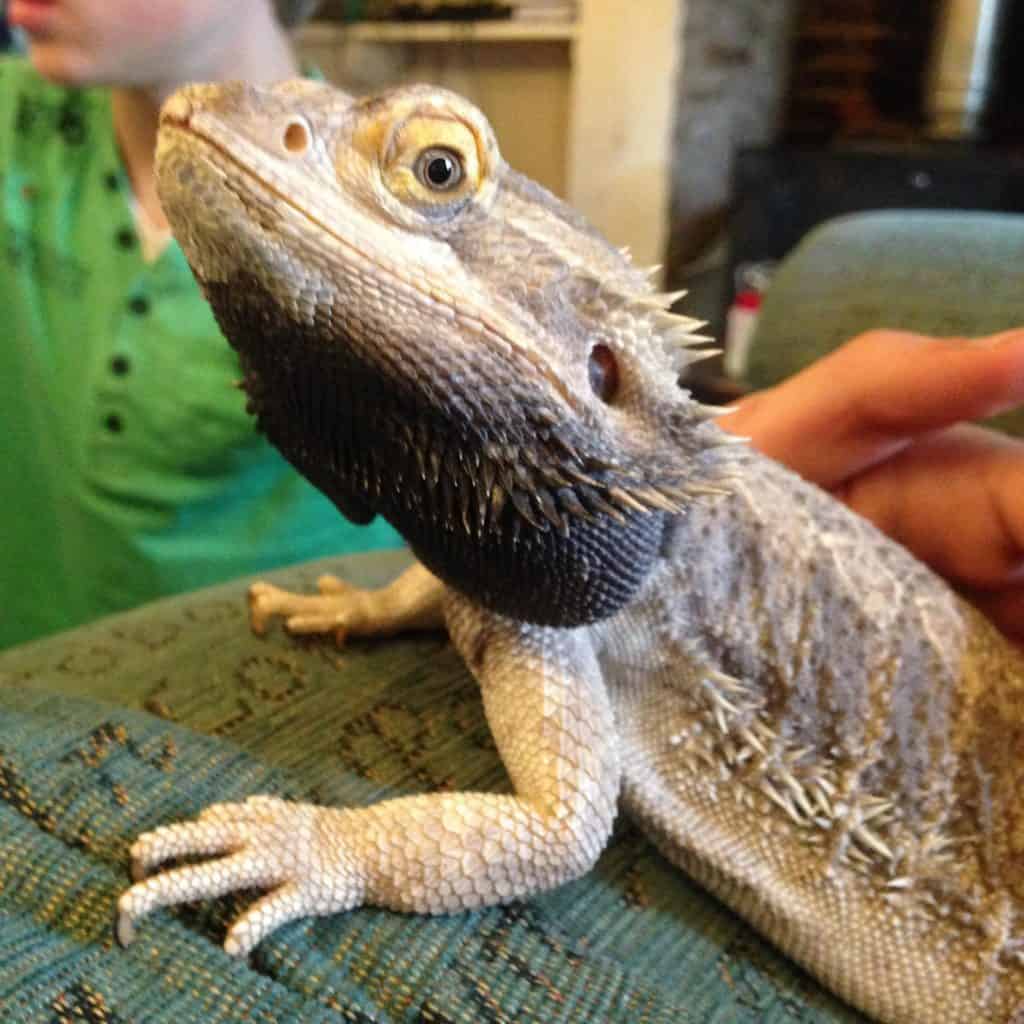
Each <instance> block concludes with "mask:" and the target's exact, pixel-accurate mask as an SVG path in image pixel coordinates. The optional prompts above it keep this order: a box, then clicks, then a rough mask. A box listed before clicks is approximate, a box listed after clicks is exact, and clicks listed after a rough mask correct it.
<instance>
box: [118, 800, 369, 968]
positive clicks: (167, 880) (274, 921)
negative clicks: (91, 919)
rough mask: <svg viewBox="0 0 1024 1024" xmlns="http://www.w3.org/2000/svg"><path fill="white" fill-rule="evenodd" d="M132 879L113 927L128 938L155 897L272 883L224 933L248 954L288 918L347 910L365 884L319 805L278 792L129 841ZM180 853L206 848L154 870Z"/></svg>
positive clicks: (160, 901)
mask: <svg viewBox="0 0 1024 1024" xmlns="http://www.w3.org/2000/svg"><path fill="white" fill-rule="evenodd" d="M131 857H132V877H133V879H135V884H134V885H132V886H131V888H129V889H127V890H126V891H125V892H124V893H122V895H121V897H120V898H119V899H118V902H117V917H116V920H115V926H114V932H115V935H116V937H117V941H118V942H119V943H120V944H121V945H123V946H127V945H128V944H129V943H131V942H132V941H133V939H134V938H135V932H136V926H137V924H138V922H139V921H140V920H141V919H142V918H144V917H145V916H146V915H147V914H149V913H151V912H152V911H154V910H156V909H158V908H159V907H167V906H173V905H175V904H178V903H190V902H193V901H195V900H202V899H210V898H213V897H217V896H223V895H225V894H226V893H229V892H233V891H235V890H237V889H250V888H258V889H269V890H270V891H269V892H268V893H267V894H266V895H265V896H263V897H262V898H260V899H259V900H257V901H256V902H255V903H254V904H252V906H250V907H249V908H248V909H247V910H246V911H245V913H243V914H242V915H241V916H240V917H239V918H238V919H237V920H236V921H235V922H234V923H233V924H232V926H231V928H230V929H229V931H228V934H227V937H226V939H225V942H224V948H225V950H226V951H227V952H228V953H229V954H231V955H232V956H245V955H246V954H247V953H249V951H250V950H252V949H253V947H254V946H256V945H257V944H258V943H259V942H260V941H261V940H262V939H263V938H265V937H266V936H267V935H269V934H270V933H271V932H272V931H274V930H275V929H276V928H277V927H279V926H280V925H282V924H284V923H285V922H287V921H293V920H295V919H296V918H300V917H306V916H308V915H311V914H328V913H333V912H335V911H338V910H347V909H350V908H352V907H354V906H356V905H357V904H358V903H359V902H360V901H361V899H362V894H363V884H362V880H361V877H360V875H359V873H358V872H357V871H356V870H355V869H354V865H353V861H352V858H351V856H350V855H349V853H348V850H347V848H346V844H345V842H344V841H343V838H342V836H341V834H340V832H339V830H329V829H327V828H325V827H323V822H322V820H321V809H320V808H317V807H315V806H313V805H311V804H302V803H292V802H290V801H286V800H280V799H278V798H277V797H266V796H263V797H251V798H249V799H248V800H246V801H245V802H244V803H234V804H214V805H213V806H212V807H209V808H207V809H206V810H205V811H203V812H202V814H201V815H200V816H199V818H198V819H197V820H195V821H191V822H184V823H181V824H176V825H166V826H163V827H162V828H158V829H155V830H154V831H152V832H148V833H146V834H145V835H143V836H140V837H139V838H138V839H137V840H136V841H135V843H134V844H133V845H132V848H131ZM182 857H206V858H212V859H207V860H204V861H201V862H199V863H195V864H187V865H185V866H183V867H175V868H171V869H169V870H167V871H161V872H158V873H156V874H153V875H149V872H150V871H151V870H152V869H154V868H156V867H159V866H160V865H161V864H163V863H165V862H166V861H169V860H176V859H178V858H182Z"/></svg>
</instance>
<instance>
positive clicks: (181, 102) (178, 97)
mask: <svg viewBox="0 0 1024 1024" xmlns="http://www.w3.org/2000/svg"><path fill="white" fill-rule="evenodd" d="M191 116H192V101H191V100H190V99H189V97H188V96H187V95H186V93H185V92H184V91H183V90H182V91H179V92H176V93H174V94H173V95H172V96H171V97H170V98H169V99H168V100H167V101H166V102H165V103H164V105H163V109H162V110H161V111H160V119H161V120H162V121H170V122H171V123H173V124H180V125H187V124H188V122H189V118H190V117H191Z"/></svg>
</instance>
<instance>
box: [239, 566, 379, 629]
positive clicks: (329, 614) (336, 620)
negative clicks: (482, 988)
mask: <svg viewBox="0 0 1024 1024" xmlns="http://www.w3.org/2000/svg"><path fill="white" fill-rule="evenodd" d="M316 585H317V590H318V591H319V593H317V594H294V593H292V592H291V591H290V590H282V589H281V588H280V587H275V586H274V585H273V584H272V583H253V584H252V586H250V587H249V622H250V624H251V626H252V630H253V632H254V633H256V634H257V635H258V636H262V635H263V634H264V633H266V631H267V626H268V625H269V623H270V621H271V620H272V619H273V618H274V617H275V616H281V617H282V618H283V619H284V624H285V628H286V629H287V630H288V631H289V632H291V633H302V634H312V633H333V634H334V638H335V640H336V641H337V642H338V643H339V644H342V643H344V642H345V638H346V636H347V635H348V633H349V630H350V628H351V626H352V625H353V617H354V615H355V613H356V612H357V611H358V609H359V607H360V604H361V601H360V598H361V596H362V594H363V591H361V590H360V589H359V588H358V587H353V586H351V585H350V584H348V583H346V582H345V581H344V580H340V579H338V577H337V576H321V577H320V578H319V579H318V580H317V581H316Z"/></svg>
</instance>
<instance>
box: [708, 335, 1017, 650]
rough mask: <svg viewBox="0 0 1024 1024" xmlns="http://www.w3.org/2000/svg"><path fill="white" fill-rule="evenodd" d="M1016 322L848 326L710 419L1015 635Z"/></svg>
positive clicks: (1012, 635)
mask: <svg viewBox="0 0 1024 1024" xmlns="http://www.w3.org/2000/svg"><path fill="white" fill-rule="evenodd" d="M1022 402H1024V329H1020V330H1014V331H1007V332H1005V333H1002V334H998V335H994V336H992V337H990V338H983V339H977V340H964V339H937V338H929V337H925V336H922V335H916V334H909V333H905V332H902V331H891V330H878V331H871V332H869V333H867V334H862V335H860V336H859V337H857V338H855V339H853V340H852V341H850V342H848V343H847V344H846V345H844V346H843V347H842V348H839V349H837V350H836V351H835V352H833V353H831V354H830V355H828V356H826V357H824V358H823V359H820V360H819V361H818V362H816V363H814V364H813V365H811V366H809V367H808V368H807V369H805V370H803V371H802V372H801V373H799V374H796V375H795V376H794V377H792V378H790V379H789V380H786V381H784V382H783V383H782V384H779V385H778V386H776V387H774V388H770V389H768V390H765V391H760V392H757V393H755V394H753V395H751V396H749V397H748V398H745V399H743V400H742V401H741V402H740V403H739V407H738V410H737V411H736V412H735V413H732V414H731V415H728V416H723V417H722V418H721V419H720V420H719V422H720V423H721V425H722V426H723V427H724V428H725V429H727V430H731V431H733V432H735V433H737V434H742V435H745V436H747V437H749V438H750V439H751V442H752V444H753V445H754V447H756V448H758V449H759V450H760V451H762V452H764V453H765V454H767V455H770V456H772V457H773V458H775V459H777V460H778V461H780V462H783V463H785V464H786V465H788V466H789V467H790V468H791V469H793V470H795V471H796V472H797V473H799V474H800V475H801V476H803V477H804V478H805V479H807V480H810V481H812V482H814V483H816V484H818V485H819V486H821V487H824V488H825V489H826V490H829V491H831V492H832V493H833V494H835V495H836V497H838V498H840V499H841V500H842V501H844V502H846V503H847V504H848V505H849V506H850V507H851V508H853V509H854V510H855V511H857V512H858V513H860V514H861V515H863V516H865V517H866V518H867V519H870V520H871V521H872V522H873V523H875V525H876V526H878V527H880V528H881V529H882V530H884V531H885V532H886V533H887V534H889V535H890V536H891V537H893V538H895V539H896V540H898V541H899V542H900V543H902V544H904V545H905V546H906V547H907V548H909V549H910V550H911V551H912V552H913V553H914V554H915V555H917V557H918V558H920V559H921V560H922V561H924V562H926V563H927V564H928V565H930V566H931V567H932V568H933V569H935V571H936V572H938V573H940V574H941V575H943V576H945V577H946V578H947V579H948V580H949V581H950V583H951V584H952V585H953V586H954V587H956V589H957V590H958V591H960V592H961V593H962V594H963V595H964V596H965V597H966V598H968V599H969V600H970V601H972V602H973V603H974V604H975V605H976V606H977V607H979V608H980V609H981V610H982V611H984V612H985V613H986V614H987V615H988V616H989V617H990V618H991V619H992V620H993V621H994V622H995V623H996V625H997V626H999V628H1000V629H1002V630H1003V632H1005V633H1006V634H1007V635H1008V636H1010V637H1011V639H1013V640H1015V641H1016V642H1018V643H1024V441H1022V440H1018V439H1014V438H1010V437H1007V436H1006V435H1003V434H999V433H996V432H994V431H991V430H986V429H983V428H981V427H977V426H972V425H969V424H967V423H964V422H963V421H964V420H972V419H977V418H979V417H985V416H991V415H994V414H995V413H997V412H1001V411H1004V410H1006V409H1010V408H1012V407H1013V406H1015V405H1019V404H1020V403H1022Z"/></svg>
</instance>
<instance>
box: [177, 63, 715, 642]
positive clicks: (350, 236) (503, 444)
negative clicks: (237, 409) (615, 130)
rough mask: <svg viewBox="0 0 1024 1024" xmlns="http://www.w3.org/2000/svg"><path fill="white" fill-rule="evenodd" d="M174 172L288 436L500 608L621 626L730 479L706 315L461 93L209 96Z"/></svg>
mask: <svg viewBox="0 0 1024 1024" xmlns="http://www.w3.org/2000/svg"><path fill="white" fill-rule="evenodd" d="M158 180H159V187H160V195H161V200H162V202H163V204H164V208H165V210H166V212H167V216H168V218H169V219H170V221H171V225H172V227H173V229H174V232H175V235H176V236H177V238H178V239H179V241H180V242H181V244H182V246H183V248H184V250H185V253H186V256H187V257H188V260H189V262H190V264H191V266H192V269H193V272H194V273H195V276H196V278H197V280H198V281H199V283H200V285H201V287H202V288H203V289H204V292H205V294H206V296H207V298H208V299H209V301H210V303H211V304H212V306H213V309H214V311H215V313H216V315H217V317H218V320H219V322H220V324H221V327H222V329H223V331H224V333H225V335H226V336H227V338H228V339H229V341H230V342H231V343H232V345H234V346H235V348H236V349H237V350H238V352H239V353H240V356H241V360H242V364H243V369H244V371H245V378H244V383H245V388H246V390H247V391H248V394H249V397H250V408H251V409H252V411H254V413H255V415H256V416H257V418H258V421H259V424H260V426H261V427H262V429H263V430H264V431H265V432H266V434H267V436H268V437H269V438H270V440H271V441H272V442H273V443H274V444H275V445H276V446H277V447H278V448H279V449H280V450H281V451H282V453H283V454H284V455H285V456H286V457H287V458H288V459H289V460H290V461H291V462H292V463H293V464H294V465H295V466H296V467H297V468H298V469H299V470H300V471H301V472H303V473H304V474H305V475H306V476H307V477H308V478H309V479H310V480H311V481H312V482H313V483H314V484H315V485H317V486H318V487H319V488H321V489H322V490H323V491H324V492H325V493H326V494H327V495H328V496H329V497H330V498H331V499H332V500H333V501H334V502H335V504H336V505H337V506H338V507H339V509H340V510H341V511H342V512H343V513H344V514H346V515H347V516H349V517H350V518H352V519H354V520H356V521H368V520H369V519H370V518H372V517H373V515H375V514H380V515H383V516H384V517H386V518H387V519H388V520H389V521H390V522H391V523H393V524H394V525H395V527H396V528H397V529H398V530H399V531H400V532H401V533H402V534H403V535H404V536H405V537H406V539H407V540H408V541H409V543H410V545H411V547H412V548H413V550H414V551H415V552H416V554H417V555H418V556H419V558H420V559H421V560H422V561H423V562H424V564H425V565H427V567H428V568H430V569H431V570H432V571H433V572H434V573H436V574H437V575H439V576H440V577H441V578H442V579H444V580H445V581H446V582H448V583H449V584H451V585H453V586H455V587H456V588H458V589H460V590H462V591H463V592H464V593H467V594H468V595H470V596H471V597H473V598H475V599H477V600H479V601H480V602H481V603H483V604H485V605H486V606H488V607H490V608H492V609H494V610H497V611H499V612H502V613H504V614H509V615H512V616H515V617H517V618H520V619H524V620H526V621H533V622H540V623H544V624H554V625H564V626H568V625H576V624H581V623H587V622H592V621H595V620H597V619H600V618H602V617H604V616H607V615H609V614H611V613H613V612H614V611H616V610H617V609H618V608H620V607H621V606H622V605H623V604H624V603H625V602H626V601H628V600H629V598H630V597H631V596H632V595H633V594H634V593H635V591H636V590H637V588H638V587H639V586H640V585H641V584H642V582H643V580H644V578H645V577H646V575H647V573H648V572H649V570H650V567H651V565H652V564H653V561H654V559H655V557H656V555H657V552H658V550H659V546H660V544H661V540H662V535H663V531H664V528H665V523H666V517H668V516H671V515H672V514H674V513H677V512H679V511H681V510H682V509H684V508H685V505H686V503H687V502H688V501H690V500H692V499H693V498H694V496H695V495H698V494H700V493H704V492H707V490H708V488H709V485H710V486H713V485H714V482H715V481H716V480H717V479H718V478H719V477H720V475H721V473H722V464H723V453H724V452H725V451H726V450H727V449H726V448H725V447H724V445H723V444H722V441H723V439H724V438H725V436H726V435H724V434H723V432H722V431H721V430H719V428H718V427H717V426H716V425H715V424H714V423H712V422H710V415H709V411H708V410H707V409H705V408H703V407H701V406H700V405H698V404H697V403H696V402H694V401H693V400H691V399H690V397H689V396H688V395H687V393H686V392H685V391H683V390H681V389H680V388H679V386H678V375H679V370H680V367H681V365H683V364H685V362H686V361H687V360H688V358H690V357H691V356H692V353H693V350H692V349H691V348H690V347H689V346H690V345H692V344H693V341H694V340H695V339H694V337H693V331H694V329H695V328H696V327H698V326H699V325H698V324H697V323H695V322H694V321H691V320H688V319H685V318H681V317H678V316H675V315H673V314H671V313H669V312H668V311H667V310H668V306H669V305H670V304H671V303H672V302H673V301H674V299H675V298H676V296H665V295H658V294H654V293H653V292H652V289H651V286H650V284H649V282H648V279H647V276H646V275H645V274H643V273H642V272H640V271H639V270H637V269H636V268H634V267H633V266H632V264H631V263H630V261H629V259H628V257H627V256H626V255H625V254H623V253H622V252H620V251H619V250H617V249H615V248H614V247H612V246H611V245H610V244H609V243H608V242H606V241H605V240H604V239H603V238H602V237H601V236H600V235H599V234H598V233H597V232H596V231H595V230H594V229H593V228H591V227H590V226H589V225H588V224H586V223H585V222H584V221H583V220H582V218H580V217H579V216H578V215H577V214H575V213H574V212H573V211H572V210H571V209H569V208H568V207H567V206H565V205H564V204H563V203H561V202H560V201H559V200H557V199H556V198H555V197H554V196H552V195H550V194H549V193H548V192H546V191H545V190H544V189H542V188H540V187H539V186H538V185H536V184H534V183H533V182H531V181H529V180H528V179H526V178H524V177H523V176H522V175H520V174H517V173H516V172H515V171H513V170H511V169H510V168H509V167H508V166H507V165H506V164H505V162H504V161H503V160H502V158H501V156H500V154H499V151H498V146H497V143H496V141H495V138H494V134H493V132H492V130H491V127H490V125H489V124H488V122H487V120H486V119H485V118H484V116H483V115H482V114H481V113H480V111H479V110H477V109H476V108H475V107H474V106H472V105H471V104H469V103H468V102H466V101H465V100H463V99H462V98H460V97H458V96H456V95H453V94H452V93H449V92H446V91H442V90H439V89H433V88H427V87H422V86H420V87H410V88H402V89H396V90H393V91H389V92H385V93H382V94H380V95H376V96H371V97H369V98H365V99H353V98H352V97H350V96H347V95H345V94H343V93H340V92H338V91H337V90H335V89H332V88H330V87H329V86H326V85H323V84H319V83H313V82H305V81H303V82H288V83H283V84H281V85H278V86H275V87H273V88H270V89H258V88H254V87H250V86H246V85H241V84H231V85H223V86H190V87H188V88H186V89H184V90H182V91H181V92H179V93H177V94H175V95H174V96H173V97H171V99H169V100H168V102H167V104H166V105H165V108H164V111H163V115H162V121H161V132H160V141H159V147H158Z"/></svg>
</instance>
